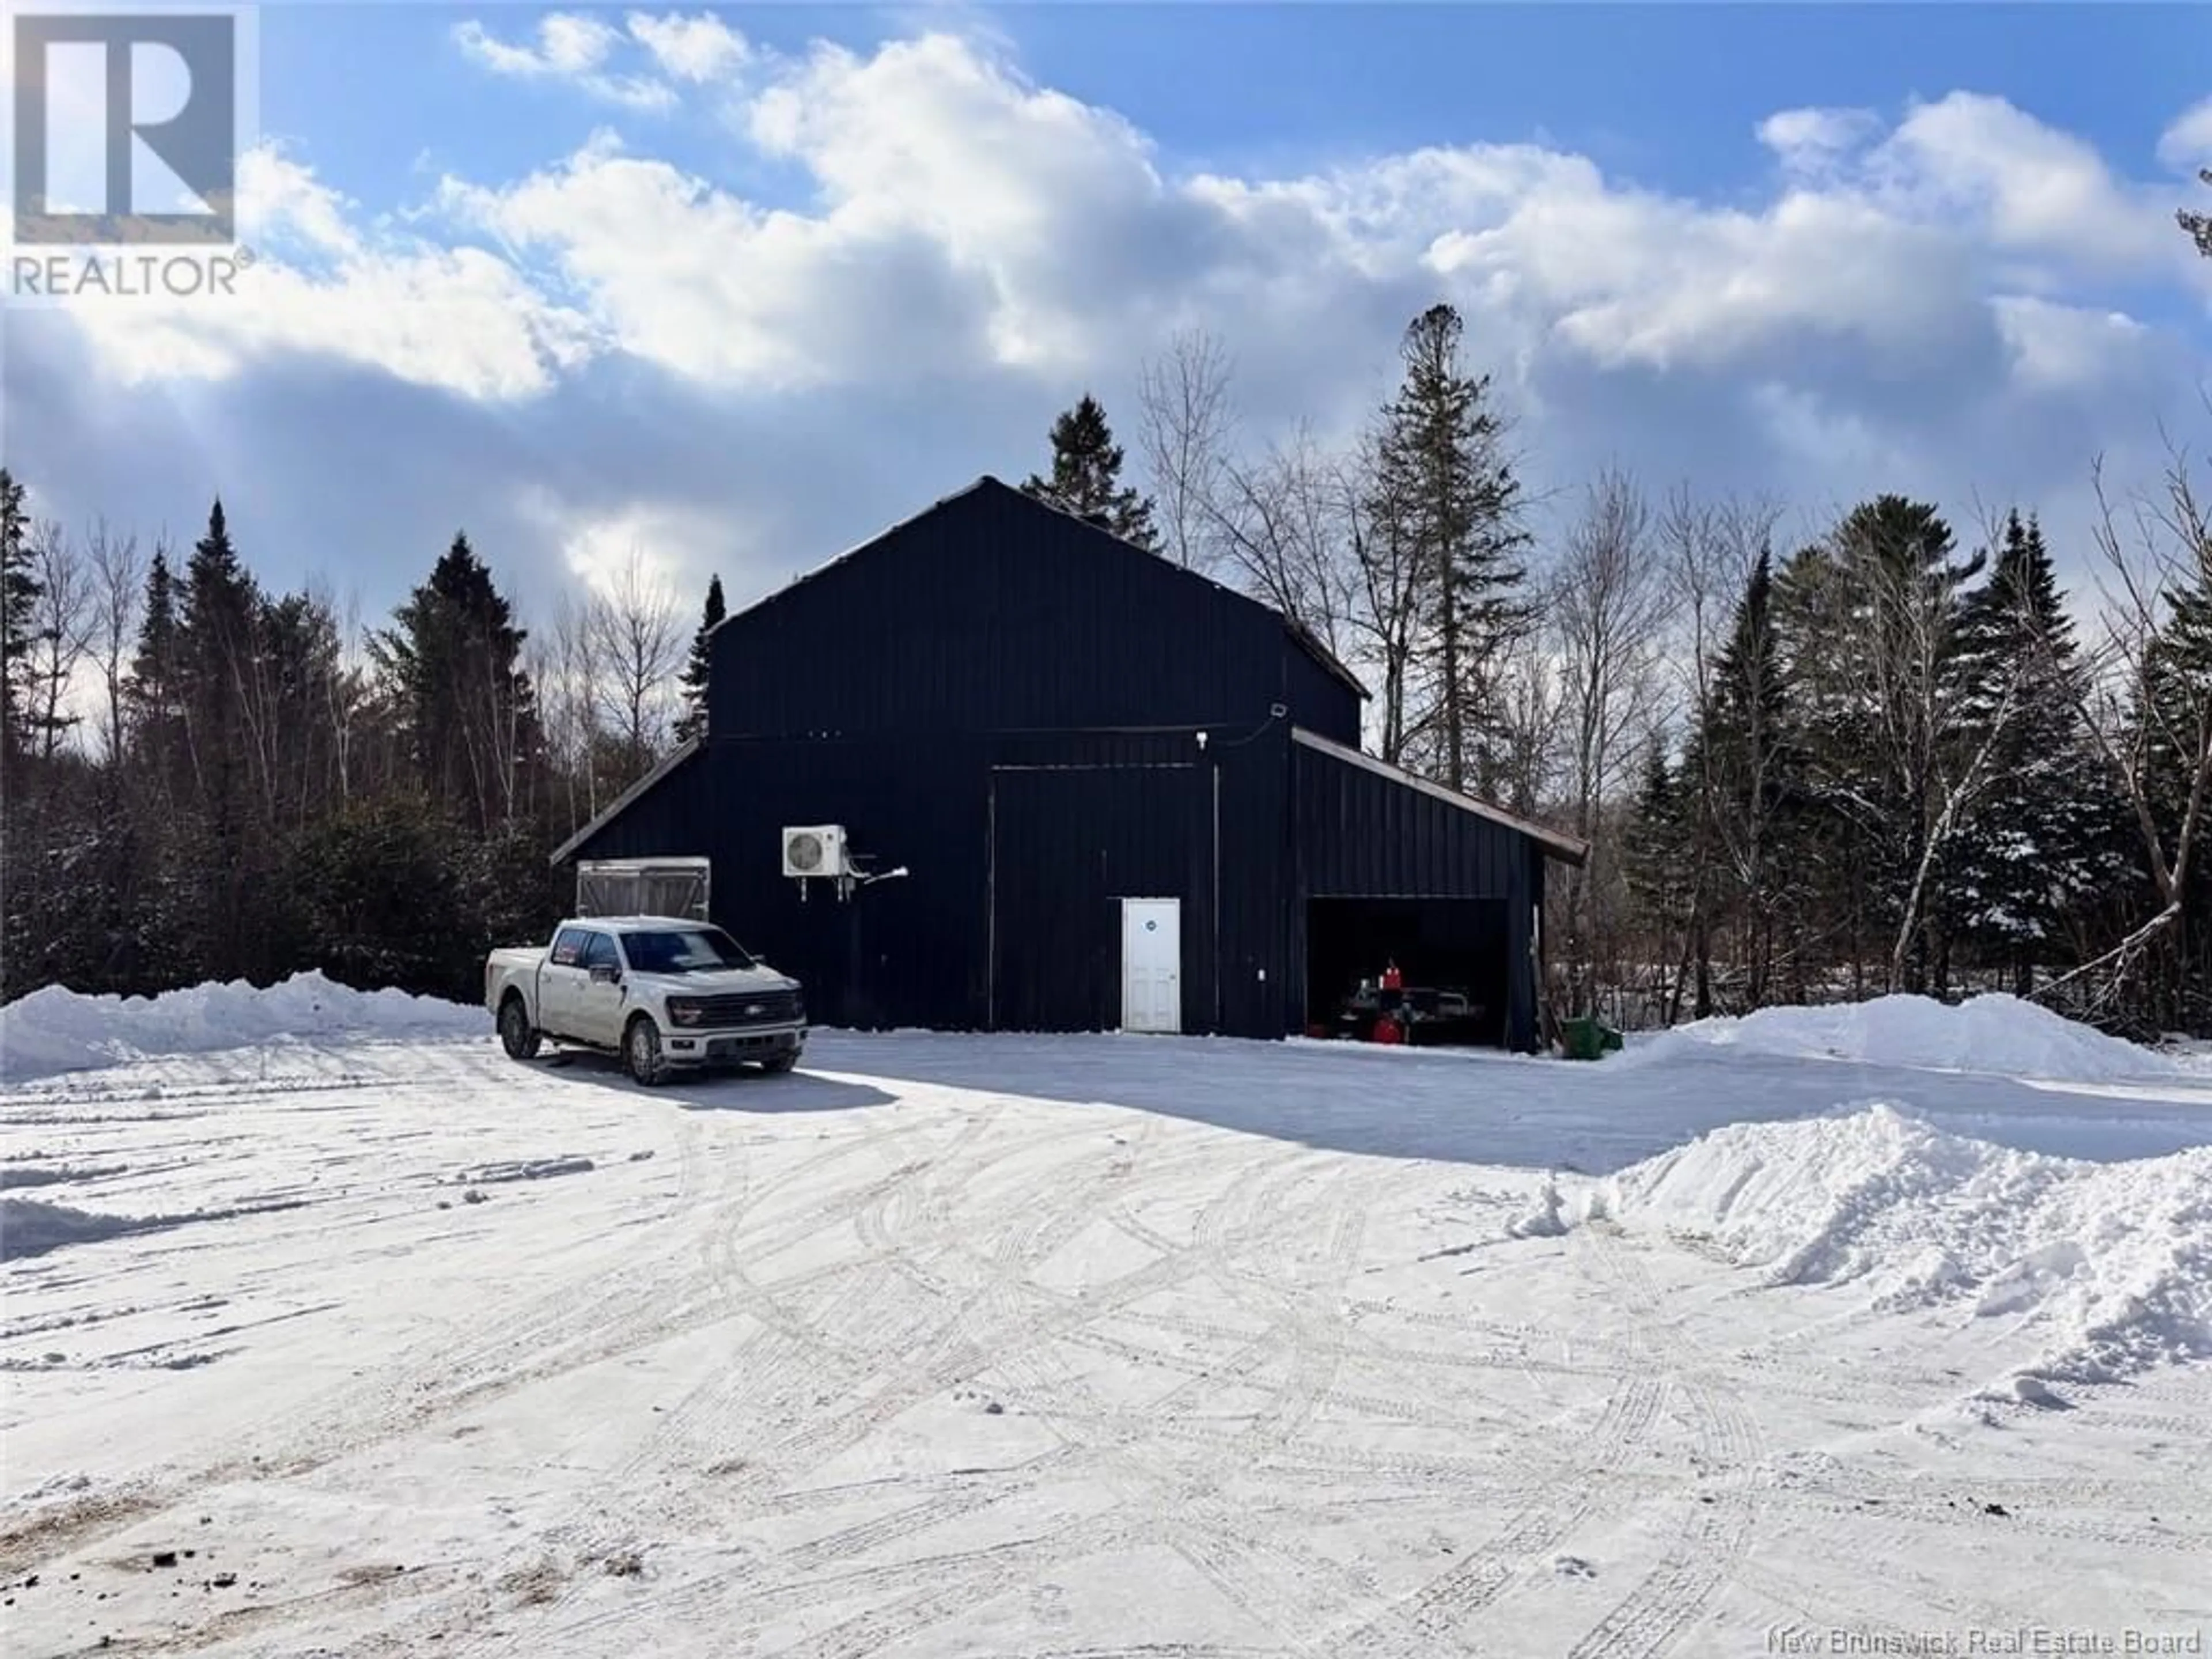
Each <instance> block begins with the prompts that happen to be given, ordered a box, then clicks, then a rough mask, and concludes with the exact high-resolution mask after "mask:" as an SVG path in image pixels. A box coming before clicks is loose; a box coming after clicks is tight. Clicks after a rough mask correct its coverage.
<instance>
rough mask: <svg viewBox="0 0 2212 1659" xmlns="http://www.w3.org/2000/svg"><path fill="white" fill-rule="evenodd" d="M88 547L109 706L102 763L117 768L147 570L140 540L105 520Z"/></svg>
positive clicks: (88, 536)
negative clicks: (132, 653)
mask: <svg viewBox="0 0 2212 1659" xmlns="http://www.w3.org/2000/svg"><path fill="white" fill-rule="evenodd" d="M84 545H85V559H86V562H88V564H89V565H90V567H91V580H92V587H93V598H92V611H93V616H92V629H91V637H92V649H93V653H94V658H95V659H96V660H97V662H98V664H99V667H100V689H101V691H102V693H103V695H104V697H105V700H106V716H105V717H106V725H105V726H104V727H103V729H102V731H101V732H100V744H101V750H102V755H103V758H104V759H105V760H106V762H107V763H108V764H109V765H111V766H112V765H115V764H117V763H118V762H119V761H120V760H121V758H122V756H123V744H124V730H123V722H124V714H125V696H124V692H125V679H126V678H128V675H129V671H130V666H131V645H132V642H133V641H135V640H136V639H137V636H138V615H139V611H140V610H141V609H142V608H143V599H144V589H145V580H146V566H145V562H144V561H143V559H142V558H140V557H139V555H138V538H137V537H136V536H128V535H118V534H117V533H116V532H113V531H112V530H110V529H109V528H108V525H107V520H105V519H100V520H94V524H93V526H92V528H91V529H90V530H88V531H87V532H85V542H84Z"/></svg>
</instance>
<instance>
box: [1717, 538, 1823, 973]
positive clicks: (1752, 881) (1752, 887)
mask: <svg viewBox="0 0 2212 1659" xmlns="http://www.w3.org/2000/svg"><path fill="white" fill-rule="evenodd" d="M1694 757H1695V759H1696V761H1697V763H1698V765H1699V784H1700V786H1701V787H1702V788H1703V791H1704V798H1703V800H1702V803H1701V805H1702V807H1703V811H1704V812H1705V836H1704V837H1703V840H1704V843H1705V847H1706V848H1707V849H1708V851H1709V853H1710V854H1711V857H1710V858H1709V859H1708V860H1705V862H1707V863H1709V864H1711V865H1713V866H1716V867H1713V868H1711V870H1709V872H1708V873H1707V877H1706V882H1705V915H1708V916H1710V917H1711V919H1712V921H1713V922H1714V924H1715V925H1722V924H1725V923H1727V922H1729V921H1733V922H1734V923H1735V926H1736V928H1737V937H1738V957H1739V960H1740V962H1741V966H1742V969H1743V971H1744V974H1745V977H1746V983H1745V987H1744V990H1745V996H1744V1000H1745V1001H1746V1003H1747V1004H1748V1005H1749V1006H1753V1007H1757V1006H1760V1005H1762V1004H1763V1003H1765V1001H1766V1000H1767V996H1768V989H1769V977H1770V975H1771V972H1772V969H1773V964H1774V954H1775V948H1776V944H1777V936H1778V933H1779V931H1780V929H1781V927H1782V924H1783V922H1784V896H1785V893H1786V892H1787V891H1788V890H1789V889H1790V887H1791V885H1792V884H1793V880H1794V875H1793V870H1794V868H1795V866H1796V865H1798V864H1800V863H1802V858H1803V856H1804V854H1805V851H1806V849H1805V848H1802V847H1797V848H1791V847H1790V846H1789V845H1788V842H1789V839H1790V829H1791V828H1792V825H1791V823H1790V805H1791V803H1792V802H1793V801H1794V799H1796V796H1797V794H1798V792H1799V785H1798V781H1797V777H1796V773H1797V769H1798V766H1799V757H1798V755H1797V752H1796V745H1795V744H1794V742H1793V741H1792V735H1791V732H1790V707H1789V694H1788V679H1787V673H1786V669H1785V665H1784V660H1783V647H1782V640H1781V635H1780V632H1779V629H1778V626H1777V620H1776V615H1775V594H1774V561H1773V556H1772V555H1771V552H1770V551H1769V550H1766V549H1765V548H1762V549H1760V550H1759V557H1758V559H1757V560H1756V561H1755V562H1753V566H1752V568H1751V574H1750V575H1749V576H1748V577H1747V579H1746V580H1745V582H1744V591H1743V597H1742V598H1741V600H1739V601H1738V603H1737V605H1736V611H1735V620H1734V622H1733V623H1732V624H1731V626H1730V629H1729V638H1728V642H1727V643H1726V644H1725V645H1724V646H1723V647H1722V648H1721V652H1720V654H1719V656H1718V657H1717V659H1715V661H1714V665H1713V687H1712V696H1711V701H1710V702H1709V704H1708V706H1707V708H1706V714H1705V723H1704V726H1703V729H1702V730H1700V731H1699V733H1698V734H1697V742H1696V745H1695V750H1694Z"/></svg>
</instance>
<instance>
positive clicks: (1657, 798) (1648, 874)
mask: <svg viewBox="0 0 2212 1659" xmlns="http://www.w3.org/2000/svg"><path fill="white" fill-rule="evenodd" d="M1695 811H1696V799H1695V796H1694V794H1693V793H1692V792H1691V790H1690V789H1689V788H1688V787H1687V786H1686V782H1685V780H1684V778H1683V777H1682V775H1681V773H1680V771H1678V770H1677V769H1676V768H1675V766H1674V763H1672V762H1671V761H1669V760H1668V755H1667V747H1666V744H1664V743H1662V742H1660V741H1658V740H1656V739H1655V740H1654V741H1653V743H1652V744H1651V747H1650V752H1649V753H1648V754H1646V756H1645V757H1644V778H1643V781H1642V784H1641V785H1640V786H1639V787H1638V790H1637V795H1636V808H1635V812H1634V815H1633V816H1632V817H1631V818H1630V820H1629V823H1628V829H1627V833H1626V836H1624V838H1623V842H1622V848H1621V850H1622V854H1623V858H1622V869H1623V870H1624V871H1625V872H1626V878H1627V883H1628V892H1629V898H1630V900H1631V902H1632V903H1633V904H1634V905H1635V907H1636V912H1637V915H1638V918H1639V919H1640V921H1642V923H1643V927H1644V932H1645V933H1646V934H1647V935H1648V936H1649V937H1650V939H1652V941H1653V942H1654V944H1655V945H1656V956H1655V958H1654V960H1655V963H1656V965H1657V966H1658V967H1659V968H1660V969H1661V970H1662V984H1661V985H1659V986H1657V987H1654V988H1655V993H1656V995H1655V1006H1654V1008H1653V1011H1652V1012H1653V1013H1654V1014H1655V1016H1656V1018H1657V1020H1658V1022H1659V1023H1660V1024H1662V1025H1671V1024H1674V1019H1675V1017H1676V1016H1677V1015H1678V1014H1679V1013H1680V1010H1681V1005H1682V995H1683V982H1682V981H1683V975H1682V971H1681V970H1682V969H1684V968H1685V967H1686V964H1687V960H1688V957H1689V956H1690V927H1691V921H1692V907H1693V903H1694V898H1695V886H1696V883H1697V879H1698V868H1697V862H1696V860H1695V859H1694V858H1693V857H1692V843H1693V841H1694V834H1693V827H1692V814H1693V813H1694V812H1695Z"/></svg>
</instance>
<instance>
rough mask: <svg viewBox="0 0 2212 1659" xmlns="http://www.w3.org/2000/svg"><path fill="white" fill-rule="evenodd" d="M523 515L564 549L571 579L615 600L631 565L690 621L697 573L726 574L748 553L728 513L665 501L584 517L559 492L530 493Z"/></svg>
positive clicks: (591, 512)
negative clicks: (723, 570) (719, 570)
mask: <svg viewBox="0 0 2212 1659" xmlns="http://www.w3.org/2000/svg"><path fill="white" fill-rule="evenodd" d="M523 511H524V512H525V513H526V515H527V516H528V517H530V518H532V519H533V520H536V521H537V523H538V525H539V526H541V527H542V528H543V530H544V532H545V534H546V535H547V536H548V538H550V539H551V540H552V542H553V543H554V544H555V545H556V546H557V547H558V549H559V550H560V556H561V562H562V567H563V568H565V569H566V570H567V572H568V574H569V575H570V576H572V577H574V579H575V580H578V581H580V582H581V583H582V584H583V585H584V586H586V587H587V588H589V589H591V590H592V592H596V593H598V594H599V595H600V596H601V597H603V598H610V599H611V598H613V597H615V595H616V594H617V591H618V589H619V587H620V586H621V584H622V583H623V579H624V576H625V574H627V573H628V571H629V568H630V567H631V566H632V564H633V563H635V566H636V567H637V568H638V571H639V573H640V574H641V576H642V577H643V579H644V580H645V581H646V582H647V584H648V585H649V586H650V585H659V586H661V587H663V588H665V590H666V591H667V592H668V593H669V594H670V595H671V599H673V601H674V602H675V603H676V605H677V606H678V611H679V613H680V614H681V615H682V616H683V617H685V618H686V619H687V620H688V619H690V617H691V614H692V610H693V606H694V605H695V603H696V599H697V598H698V596H697V595H696V594H694V593H693V592H692V591H691V589H692V586H694V580H693V573H696V572H697V571H701V570H708V571H712V570H714V569H717V568H722V567H724V566H726V565H727V564H728V563H730V562H732V557H733V556H742V554H743V553H744V552H745V551H749V550H748V549H745V548H744V547H743V546H742V544H741V541H740V538H739V537H738V535H737V533H736V532H735V530H734V527H733V526H732V523H731V522H730V520H729V517H728V516H727V515H726V513H714V512H709V511H707V510H705V509H703V508H700V507H689V506H685V505H684V504H681V503H676V502H670V501H627V502H623V503H622V504H621V505H619V506H616V507H602V508H599V509H598V510H587V511H585V512H582V513H579V512H578V511H577V510H576V509H575V507H574V506H573V505H572V504H571V503H569V502H568V501H565V500H564V499H563V498H562V496H560V495H556V493H554V492H553V491H551V490H550V489H543V488H539V489H531V490H528V491H526V493H525V495H524V498H523Z"/></svg>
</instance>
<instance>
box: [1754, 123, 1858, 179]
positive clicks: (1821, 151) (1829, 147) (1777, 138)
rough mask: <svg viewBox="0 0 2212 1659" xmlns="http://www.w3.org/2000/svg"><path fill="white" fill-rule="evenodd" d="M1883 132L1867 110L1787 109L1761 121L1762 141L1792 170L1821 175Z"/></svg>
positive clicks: (1793, 171)
mask: <svg viewBox="0 0 2212 1659" xmlns="http://www.w3.org/2000/svg"><path fill="white" fill-rule="evenodd" d="M1880 131H1881V116H1879V115H1878V114H1876V113H1875V112H1874V111H1872V110H1868V109H1785V110H1780V111H1778V112H1775V113H1774V114H1772V115H1770V116H1768V117H1767V118H1765V120H1764V121H1761V122H1760V123H1759V143H1762V144H1764V145H1765V146H1766V147H1767V149H1771V150H1772V151H1773V152H1774V154H1775V155H1776V156H1777V157H1778V159H1779V160H1780V161H1781V162H1782V165H1783V166H1784V167H1785V168H1787V169H1788V170H1790V172H1792V173H1803V174H1811V175H1814V176H1820V175H1823V174H1826V173H1829V172H1831V171H1832V170H1833V169H1834V168H1835V167H1838V165H1840V164H1841V163H1842V162H1843V161H1844V160H1846V159H1847V158H1848V157H1849V156H1850V155H1851V154H1852V153H1853V152H1854V151H1856V150H1857V149H1860V148H1861V147H1862V146H1863V145H1864V144H1865V143H1867V142H1868V141H1869V139H1871V138H1872V137H1875V135H1876V134H1878V133H1879V132H1880Z"/></svg>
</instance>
